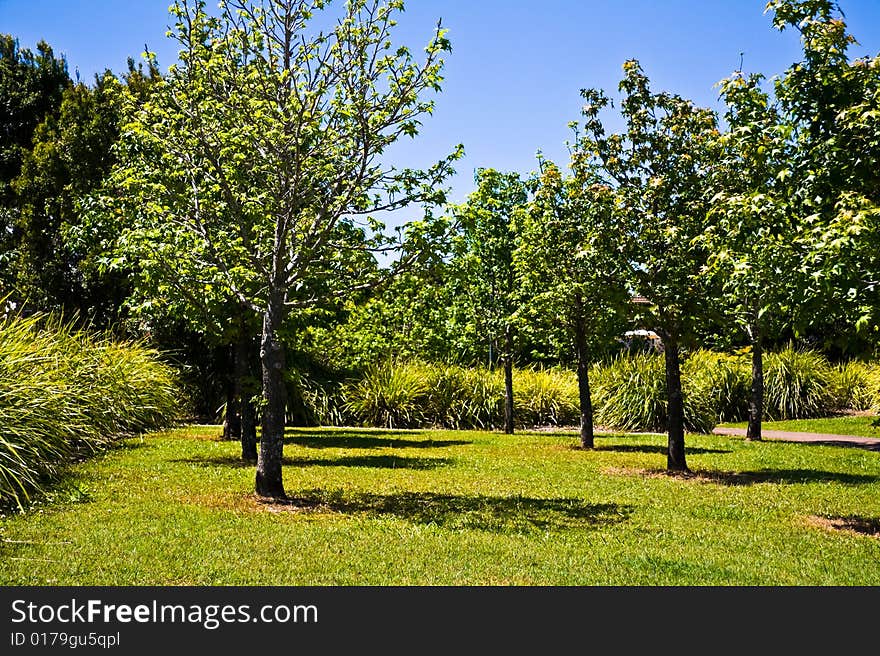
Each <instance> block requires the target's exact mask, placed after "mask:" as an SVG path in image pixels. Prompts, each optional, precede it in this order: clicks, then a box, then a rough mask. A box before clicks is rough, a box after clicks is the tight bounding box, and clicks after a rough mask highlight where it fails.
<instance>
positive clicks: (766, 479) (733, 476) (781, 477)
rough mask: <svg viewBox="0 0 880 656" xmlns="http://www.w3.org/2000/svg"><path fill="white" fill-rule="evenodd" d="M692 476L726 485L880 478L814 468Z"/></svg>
mask: <svg viewBox="0 0 880 656" xmlns="http://www.w3.org/2000/svg"><path fill="white" fill-rule="evenodd" d="M693 476H694V477H695V478H700V479H708V480H709V481H710V482H712V483H719V484H721V485H728V486H741V485H754V484H756V483H784V484H798V483H841V484H843V485H867V484H870V483H876V482H877V481H878V480H880V477H877V476H868V475H865V474H844V473H840V472H829V471H821V470H816V469H760V470H757V471H745V472H720V471H698V472H694V473H693Z"/></svg>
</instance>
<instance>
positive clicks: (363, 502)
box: [267, 489, 632, 533]
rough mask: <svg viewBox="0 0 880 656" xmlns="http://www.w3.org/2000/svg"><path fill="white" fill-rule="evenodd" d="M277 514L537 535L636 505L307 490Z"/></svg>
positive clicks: (609, 521)
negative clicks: (328, 514) (302, 512)
mask: <svg viewBox="0 0 880 656" xmlns="http://www.w3.org/2000/svg"><path fill="white" fill-rule="evenodd" d="M267 503H270V504H271V505H272V507H273V509H283V508H284V507H285V506H289V507H291V509H303V508H305V509H315V510H329V511H332V512H337V513H344V514H357V515H366V516H371V517H385V516H392V517H397V518H400V519H404V520H407V521H411V522H416V523H418V524H434V525H437V526H442V527H443V528H450V529H477V530H481V531H491V532H499V533H502V532H514V533H523V532H532V531H548V530H567V529H596V528H600V527H603V526H611V525H614V524H617V523H620V522H623V521H625V520H626V519H627V518H628V517H629V516H630V514H631V513H632V506H628V505H620V504H616V503H587V502H585V501H582V500H581V499H565V498H557V499H536V498H531V497H522V496H513V497H489V496H464V495H455V494H438V493H434V492H401V493H398V494H389V495H380V494H371V493H366V492H362V493H344V492H341V491H327V490H320V489H316V490H303V491H300V492H298V493H296V494H293V495H291V496H290V498H289V499H287V500H285V501H284V502H281V503H279V502H278V501H273V502H267Z"/></svg>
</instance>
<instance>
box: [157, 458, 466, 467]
mask: <svg viewBox="0 0 880 656" xmlns="http://www.w3.org/2000/svg"><path fill="white" fill-rule="evenodd" d="M171 462H181V463H188V464H192V465H199V466H202V467H235V468H242V469H243V468H247V467H254V466H256V463H254V462H245V461H244V460H242V459H241V458H238V457H236V456H209V457H194V458H179V459H177V460H172V461H171ZM454 462H455V461H454V460H453V459H451V458H406V457H403V456H341V457H339V458H327V459H312V458H284V459H283V461H282V464H283V465H284V466H286V467H368V468H375V469H437V468H438V467H448V466H450V465H452V464H454Z"/></svg>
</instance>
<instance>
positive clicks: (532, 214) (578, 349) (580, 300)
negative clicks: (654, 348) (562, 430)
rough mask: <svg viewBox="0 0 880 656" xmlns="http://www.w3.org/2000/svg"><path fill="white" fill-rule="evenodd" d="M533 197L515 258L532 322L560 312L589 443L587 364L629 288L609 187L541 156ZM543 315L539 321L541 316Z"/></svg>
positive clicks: (521, 218)
mask: <svg viewBox="0 0 880 656" xmlns="http://www.w3.org/2000/svg"><path fill="white" fill-rule="evenodd" d="M540 168H541V172H540V175H539V177H538V178H537V179H535V180H534V181H532V185H531V186H532V187H533V188H534V198H533V200H532V201H531V202H530V203H529V204H528V206H527V207H526V208H525V210H524V211H522V212H521V213H520V214H519V215H518V219H517V224H518V233H519V243H518V246H517V249H516V252H515V257H514V263H515V266H516V270H517V274H518V275H517V277H518V279H519V280H521V281H522V284H523V286H524V288H525V290H526V295H527V296H528V297H529V299H530V300H529V304H528V310H529V314H531V315H532V316H533V317H535V320H536V321H537V322H542V323H545V324H546V319H551V320H552V321H559V320H561V321H562V323H563V325H564V327H565V330H566V332H567V335H568V339H569V343H570V344H571V347H572V350H573V351H574V356H575V361H576V362H577V377H578V392H579V394H578V396H579V402H580V415H581V425H580V439H581V446H582V447H583V448H585V449H591V448H593V445H594V435H593V406H592V402H591V398H590V379H589V371H590V367H591V366H592V364H593V363H594V362H595V360H596V357H595V356H596V353H597V352H598V351H599V350H600V349H601V348H602V347H604V346H606V345H607V343H608V342H609V341H611V339H613V336H614V335H615V333H617V332H618V329H619V327H620V325H621V308H623V307H625V303H626V300H628V295H627V293H626V287H625V283H624V279H625V278H624V275H623V273H624V271H625V264H626V263H625V262H623V261H622V259H621V255H622V252H623V249H622V248H621V244H620V242H619V241H618V239H617V233H616V229H615V228H616V227H617V226H616V224H615V222H614V218H613V194H612V190H611V188H610V187H609V186H608V185H606V184H603V183H602V181H601V180H600V179H599V177H598V175H597V173H596V172H595V171H594V170H593V169H592V168H591V167H590V166H589V165H587V166H585V167H584V166H580V162H579V161H578V160H577V159H575V160H574V161H573V162H572V168H573V171H574V173H573V175H571V176H569V177H564V176H563V174H562V172H561V171H560V170H559V168H558V167H556V165H554V164H553V163H552V162H548V161H545V160H543V159H542V160H541V167H540ZM542 319H543V320H544V321H542Z"/></svg>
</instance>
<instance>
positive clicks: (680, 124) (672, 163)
mask: <svg viewBox="0 0 880 656" xmlns="http://www.w3.org/2000/svg"><path fill="white" fill-rule="evenodd" d="M623 70H624V78H623V80H622V81H621V83H620V90H621V91H622V92H623V93H624V99H623V101H622V104H621V113H622V116H623V119H624V121H625V122H626V132H624V133H621V134H611V135H607V134H606V133H605V129H604V127H603V125H602V122H601V119H600V118H599V113H600V112H601V110H602V109H603V108H605V107H606V106H607V105H608V104H609V100H608V98H607V97H606V96H605V95H604V93H603V92H601V91H599V90H594V89H585V90H583V91H582V92H581V95H582V97H583V98H584V101H585V104H584V107H583V112H582V113H583V116H584V124H583V133H582V135H581V136H580V137H579V138H578V142H577V144H576V153H577V156H578V157H581V158H583V161H585V162H586V161H595V162H596V164H597V166H599V167H600V168H601V170H602V172H603V174H604V176H606V178H607V180H608V182H609V183H611V184H613V186H614V188H615V203H616V207H617V209H618V212H617V217H616V218H617V221H618V222H619V225H620V228H619V232H618V236H619V239H620V240H621V243H622V244H623V245H625V248H626V252H625V260H626V261H627V262H628V263H629V267H628V279H629V288H630V290H631V291H632V292H634V293H637V294H640V295H642V296H644V297H646V299H647V300H648V304H646V305H640V306H639V307H640V308H642V310H643V314H642V316H640V317H638V318H640V320H641V321H642V323H643V324H645V327H649V328H652V329H653V330H654V331H655V332H656V333H657V334H658V335H659V336H660V337H661V339H662V340H663V347H664V356H665V362H666V390H667V404H668V415H669V426H668V452H667V468H668V469H669V470H673V471H687V469H688V467H687V461H686V458H685V451H684V407H683V403H682V390H681V371H680V349H681V347H682V345H683V344H687V342H688V340H689V339H690V338H691V337H692V336H693V333H694V329H695V327H696V324H697V323H698V322H700V320H701V319H703V318H705V317H706V316H707V315H708V313H709V309H710V308H709V303H708V301H709V298H710V295H709V293H708V290H707V289H706V285H707V281H706V279H705V278H706V277H705V276H704V275H703V273H704V271H705V267H706V261H707V257H708V253H707V251H706V248H705V246H704V245H703V244H702V243H701V239H700V238H701V237H702V235H703V234H704V231H705V230H706V228H707V213H708V210H709V202H710V199H711V193H710V191H711V188H710V172H711V166H712V164H713V162H715V161H716V159H717V153H716V149H717V137H718V134H719V132H718V129H717V119H716V116H715V114H714V113H713V112H711V111H710V110H708V109H702V108H698V107H695V106H694V105H693V103H692V102H690V101H689V100H685V99H684V98H681V97H680V96H677V95H674V94H669V93H652V92H651V89H650V86H649V81H648V78H647V77H646V76H645V74H644V73H643V72H642V69H641V67H640V66H639V63H638V62H637V61H635V60H630V61H627V62H626V63H625V64H624V67H623Z"/></svg>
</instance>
